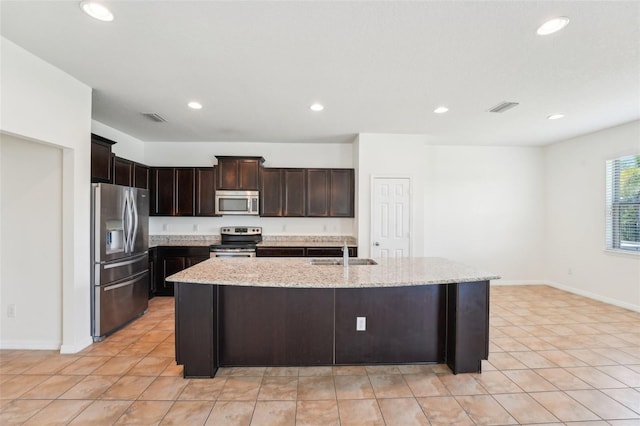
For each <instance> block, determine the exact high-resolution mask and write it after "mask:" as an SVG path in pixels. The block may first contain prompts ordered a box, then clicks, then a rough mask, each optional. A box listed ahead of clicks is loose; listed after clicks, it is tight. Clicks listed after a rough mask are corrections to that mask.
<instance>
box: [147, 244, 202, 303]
mask: <svg viewBox="0 0 640 426" xmlns="http://www.w3.org/2000/svg"><path fill="white" fill-rule="evenodd" d="M208 258H209V247H208V246H206V247H187V246H176V247H171V246H159V247H156V260H155V268H156V270H155V279H156V283H155V296H173V283H172V282H168V281H167V280H166V278H167V277H168V276H170V275H173V274H175V273H177V272H180V271H182V270H183V269H186V268H189V267H191V266H193V265H195V264H197V263H200V262H202V261H204V260H207V259H208Z"/></svg>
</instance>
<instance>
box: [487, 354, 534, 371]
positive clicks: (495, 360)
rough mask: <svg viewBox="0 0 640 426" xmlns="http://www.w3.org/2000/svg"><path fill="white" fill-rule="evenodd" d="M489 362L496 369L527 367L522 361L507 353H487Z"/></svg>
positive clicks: (520, 368)
mask: <svg viewBox="0 0 640 426" xmlns="http://www.w3.org/2000/svg"><path fill="white" fill-rule="evenodd" d="M489 362H490V363H491V365H493V366H494V367H495V368H497V369H498V370H522V369H525V368H527V367H526V366H525V365H524V364H523V363H521V362H520V361H518V360H517V359H516V358H514V357H513V356H511V355H509V354H508V353H492V354H489Z"/></svg>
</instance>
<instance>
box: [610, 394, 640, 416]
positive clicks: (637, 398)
mask: <svg viewBox="0 0 640 426" xmlns="http://www.w3.org/2000/svg"><path fill="white" fill-rule="evenodd" d="M602 392H603V393H605V394H607V395H609V396H610V397H611V398H613V399H615V400H616V401H618V402H620V403H622V404H624V405H625V406H626V407H628V408H631V409H632V410H633V411H635V412H636V413H640V390H638V389H631V388H625V389H602Z"/></svg>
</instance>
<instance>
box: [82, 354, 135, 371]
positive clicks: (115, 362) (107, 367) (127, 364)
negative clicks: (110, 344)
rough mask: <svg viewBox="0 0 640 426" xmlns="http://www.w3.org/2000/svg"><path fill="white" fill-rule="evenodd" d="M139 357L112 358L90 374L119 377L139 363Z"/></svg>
mask: <svg viewBox="0 0 640 426" xmlns="http://www.w3.org/2000/svg"><path fill="white" fill-rule="evenodd" d="M141 359H142V358H141V357H134V356H114V357H113V358H111V359H110V360H109V361H107V362H105V363H104V364H103V365H101V366H100V367H98V368H96V369H95V370H94V371H93V372H92V373H91V374H93V375H96V376H121V375H123V374H125V373H126V372H127V371H129V370H130V369H131V367H133V366H134V365H136V364H137V363H138V362H140V360H141Z"/></svg>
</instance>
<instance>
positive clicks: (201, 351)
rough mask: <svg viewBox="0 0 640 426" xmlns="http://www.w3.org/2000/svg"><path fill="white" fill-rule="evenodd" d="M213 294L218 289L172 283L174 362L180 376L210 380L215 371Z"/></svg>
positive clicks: (216, 340) (215, 337)
mask: <svg viewBox="0 0 640 426" xmlns="http://www.w3.org/2000/svg"><path fill="white" fill-rule="evenodd" d="M217 293H218V286H213V285H201V286H193V285H189V284H181V283H176V288H175V306H176V323H175V330H176V343H175V346H176V362H177V363H178V364H183V365H184V371H183V374H184V377H213V376H214V375H215V374H216V371H217V370H218V368H217V366H218V359H217V353H218V351H217V350H216V345H217V342H218V337H217V334H216V332H217V323H216V315H215V306H216V304H217Z"/></svg>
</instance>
